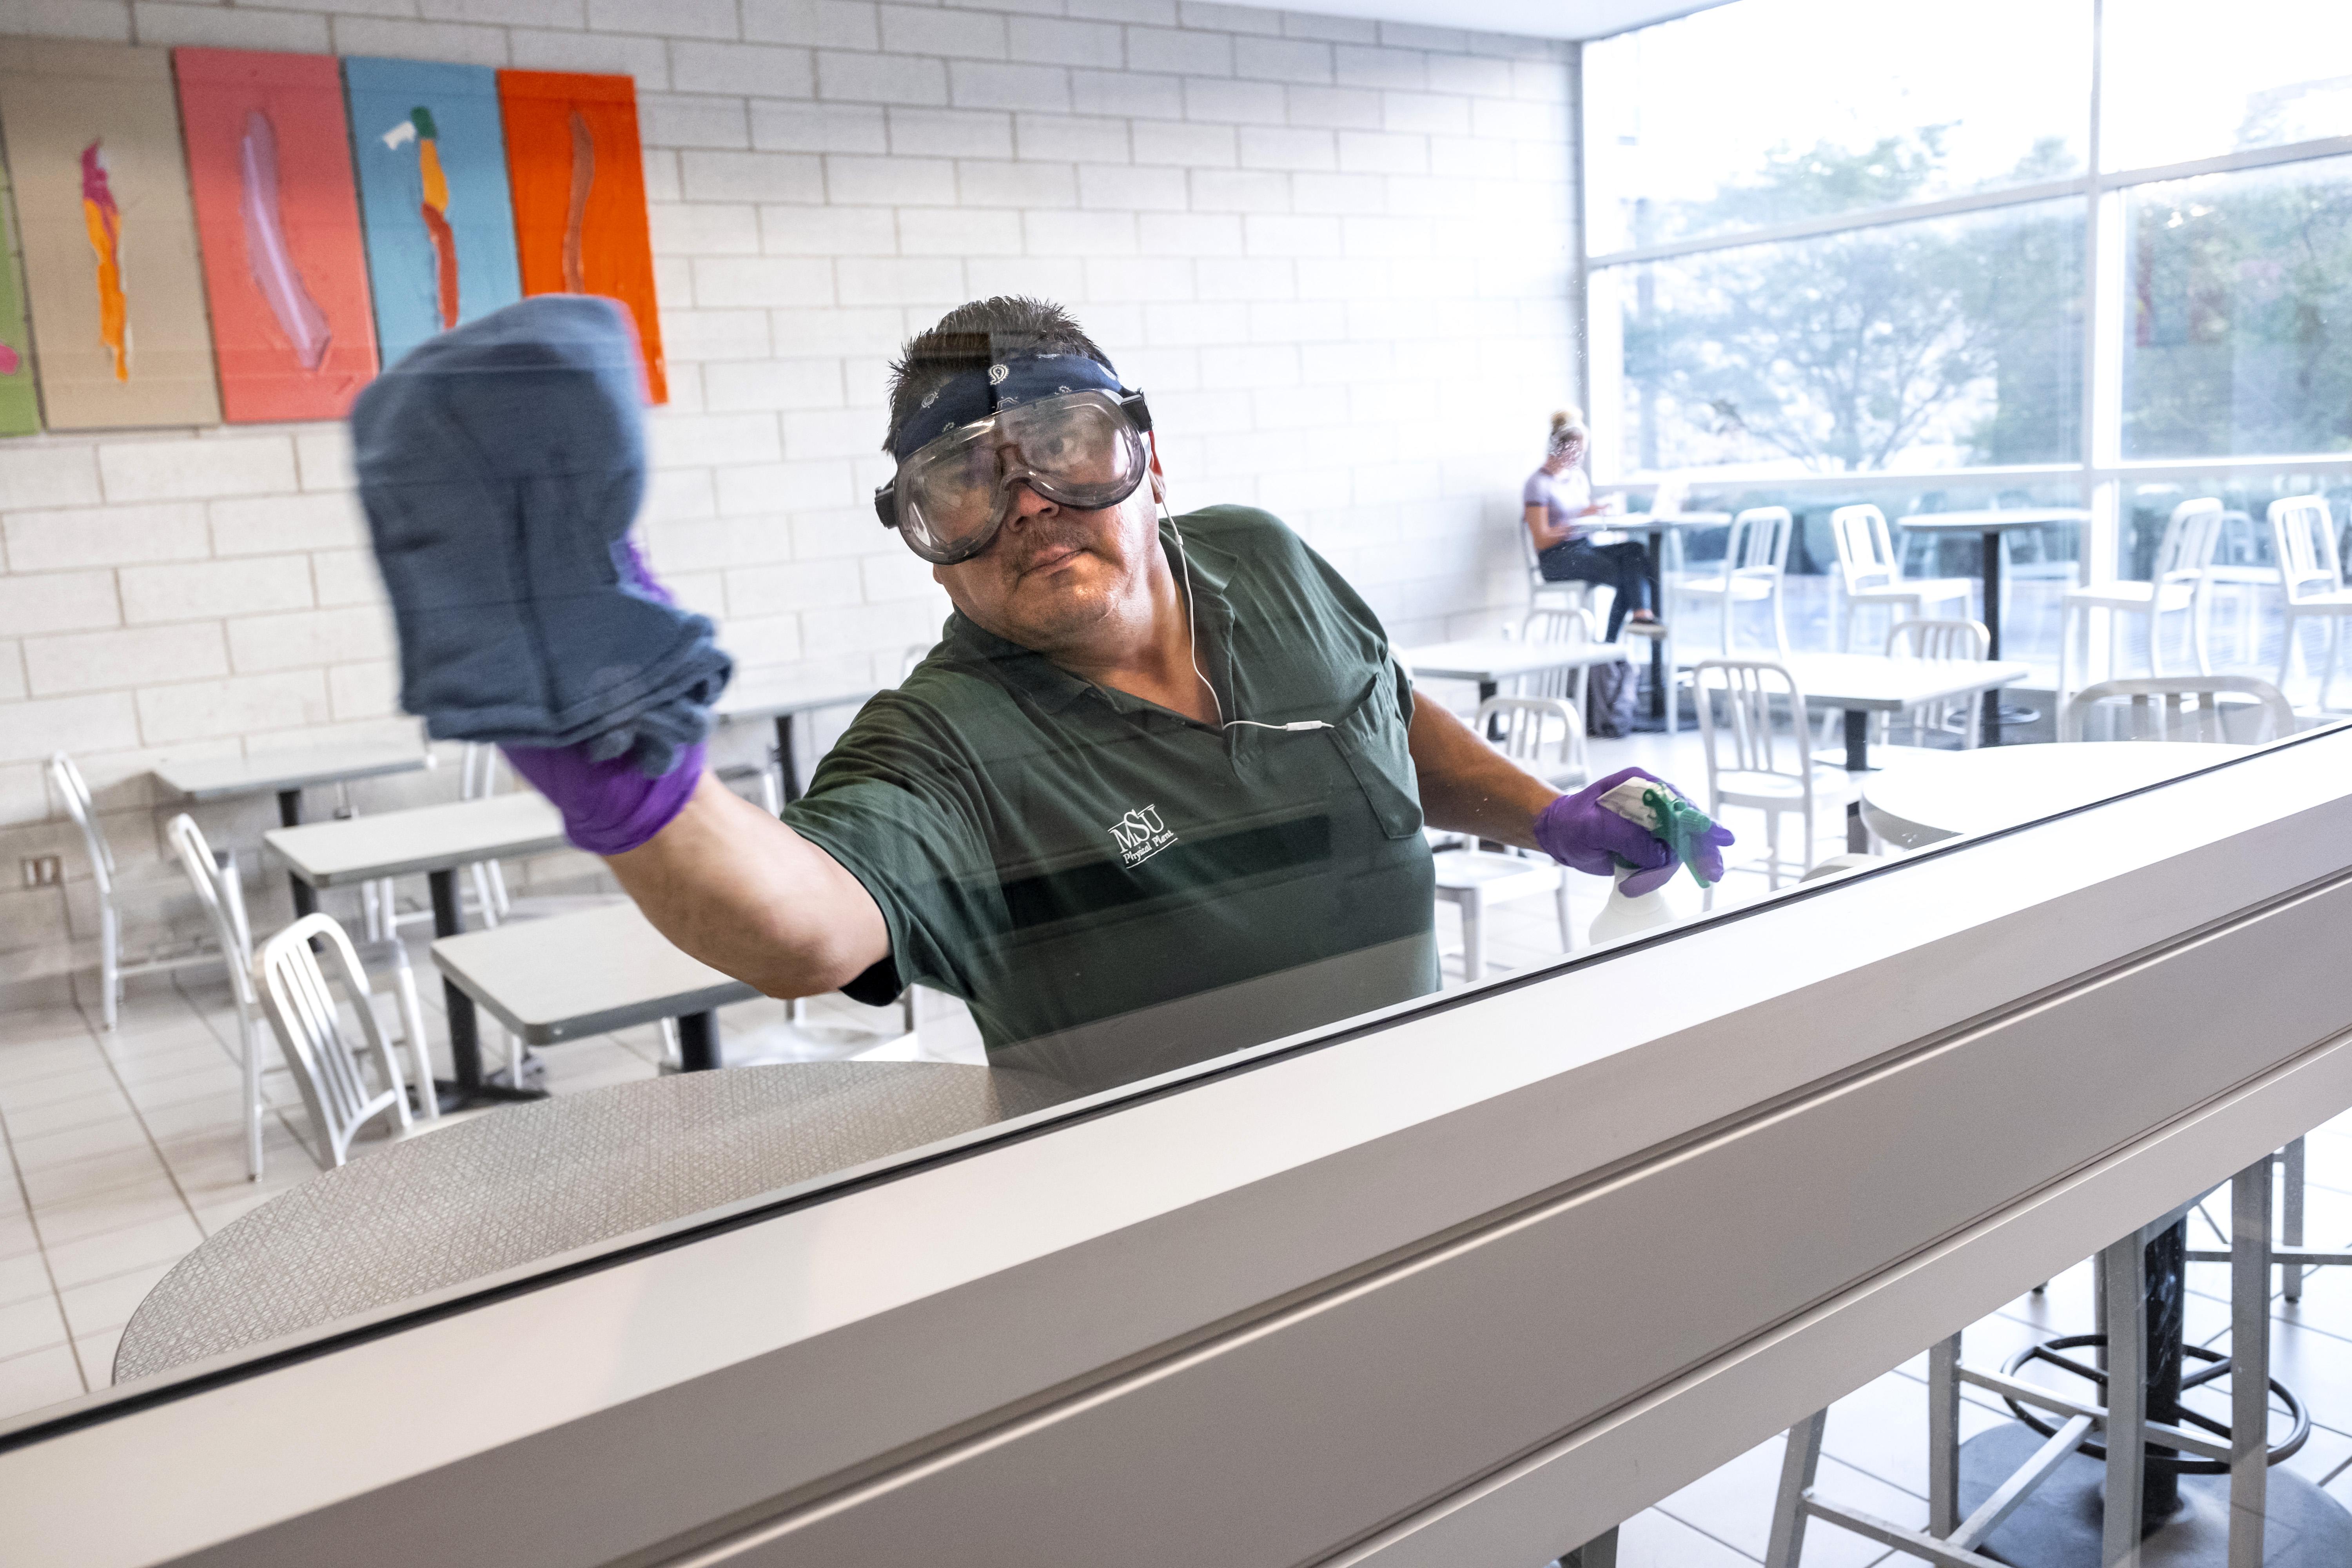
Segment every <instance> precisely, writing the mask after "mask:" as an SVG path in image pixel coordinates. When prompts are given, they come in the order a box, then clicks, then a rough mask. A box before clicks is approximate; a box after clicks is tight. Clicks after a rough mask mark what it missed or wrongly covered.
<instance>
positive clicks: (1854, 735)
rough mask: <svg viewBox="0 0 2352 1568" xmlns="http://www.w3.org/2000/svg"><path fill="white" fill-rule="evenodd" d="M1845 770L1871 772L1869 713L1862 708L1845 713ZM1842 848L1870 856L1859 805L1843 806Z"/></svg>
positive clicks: (1865, 829)
mask: <svg viewBox="0 0 2352 1568" xmlns="http://www.w3.org/2000/svg"><path fill="white" fill-rule="evenodd" d="M1845 771H1846V772H1848V773H1868V772H1869V771H1870V714H1869V711H1868V710H1865V709H1861V708H1848V709H1846V710H1845ZM1845 847H1846V849H1847V850H1848V852H1850V853H1852V854H1855V855H1867V854H1868V853H1870V829H1869V828H1867V827H1865V826H1863V821H1862V802H1861V801H1859V800H1850V801H1848V802H1846V803H1845Z"/></svg>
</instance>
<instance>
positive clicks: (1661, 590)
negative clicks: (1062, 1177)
mask: <svg viewBox="0 0 2352 1568" xmlns="http://www.w3.org/2000/svg"><path fill="white" fill-rule="evenodd" d="M1665 539H1666V536H1665V534H1664V531H1661V530H1658V529H1651V530H1650V531H1649V542H1650V552H1649V553H1650V559H1649V563H1648V564H1649V570H1650V613H1651V614H1652V615H1654V616H1657V617H1658V619H1659V621H1660V622H1661V623H1664V620H1665V618H1666V575H1665V572H1666V569H1665V565H1664V549H1665ZM1670 700H1671V694H1670V693H1669V692H1668V691H1667V689H1666V639H1665V638H1664V637H1652V638H1651V639H1650V717H1651V718H1653V719H1665V718H1666V704H1667V702H1668V701H1670ZM1674 727H1675V726H1674V721H1672V720H1668V721H1667V723H1666V728H1667V730H1668V731H1672V730H1673V729H1674Z"/></svg>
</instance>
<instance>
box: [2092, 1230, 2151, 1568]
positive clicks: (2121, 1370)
mask: <svg viewBox="0 0 2352 1568" xmlns="http://www.w3.org/2000/svg"><path fill="white" fill-rule="evenodd" d="M2145 1246H2146V1244H2145V1243H2144V1242H2143V1241H2142V1240H2141V1238H2140V1234H2139V1232H2137V1231H2134V1232H2132V1233H2131V1234H2130V1235H2129V1236H2126V1237H2124V1238H2123V1239H2122V1240H2120V1241H2117V1242H2115V1243H2113V1244H2112V1245H2110V1246H2109V1247H2107V1248H2106V1249H2105V1250H2104V1251H2102V1252H2101V1253H2100V1254H2099V1273H2100V1276H2101V1278H2102V1279H2104V1280H2105V1285H2106V1291H2105V1295H2106V1311H2105V1324H2104V1327H2105V1329H2106V1331H2107V1356H2106V1372H2107V1389H2106V1393H2107V1419H2106V1445H2107V1489H2106V1498H2105V1519H2104V1523H2103V1525H2102V1528H2101V1539H2100V1543H2099V1561H2100V1562H2101V1563H2104V1564H2106V1565H2107V1568H2116V1564H2120V1563H2137V1561H2138V1559H2139V1532H2140V1514H2141V1511H2142V1507H2141V1490H2142V1486H2141V1483H2142V1480H2143V1479H2144V1475H2143V1466H2144V1465H2145V1463H2146V1458H2145V1455H2146V1453H2147V1281H2146V1280H2145V1279H2143V1278H2142V1274H2143V1272H2144V1263H2145V1256H2144V1252H2143V1248H2144V1247H2145Z"/></svg>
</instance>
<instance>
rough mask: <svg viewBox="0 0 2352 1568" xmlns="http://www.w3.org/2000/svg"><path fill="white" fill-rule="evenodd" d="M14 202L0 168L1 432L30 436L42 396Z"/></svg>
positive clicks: (36, 423)
mask: <svg viewBox="0 0 2352 1568" xmlns="http://www.w3.org/2000/svg"><path fill="white" fill-rule="evenodd" d="M40 427H41V399H40V395H39V394H38V393H37V392H36V391H35V390H34V387H33V335H32V332H31V331H30V330H29V329H28V328H27V327H26V316H25V266H24V257H23V252H22V248H21V246H20V243H19V241H18V239H17V237H16V202H15V201H14V200H13V199H11V197H10V196H9V195H8V175H7V173H6V172H5V170H0V436H29V435H31V434H32V433H33V432H34V431H36V430H38V429H39V428H40Z"/></svg>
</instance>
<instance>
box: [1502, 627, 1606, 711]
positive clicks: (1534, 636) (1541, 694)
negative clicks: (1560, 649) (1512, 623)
mask: <svg viewBox="0 0 2352 1568" xmlns="http://www.w3.org/2000/svg"><path fill="white" fill-rule="evenodd" d="M1505 629H1506V630H1508V629H1509V628H1508V627H1506V628H1505ZM1518 640H1519V641H1521V642H1531V643H1567V644H1570V645H1578V644H1583V643H1597V642H1599V641H1600V640H1601V625H1600V623H1599V622H1598V621H1596V620H1595V619H1594V618H1593V616H1592V612H1591V610H1581V609H1580V610H1530V611H1528V615H1527V617H1526V618H1525V619H1524V620H1522V621H1520V623H1519V627H1518ZM1583 679H1584V672H1583V671H1582V670H1580V669H1570V668H1564V667H1563V668H1557V669H1538V670H1537V671H1535V672H1534V673H1533V674H1530V675H1523V676H1520V677H1519V679H1518V680H1517V694H1518V695H1519V696H1521V697H1528V698H1539V699H1544V700H1559V701H1566V700H1568V699H1570V698H1571V697H1573V696H1575V695H1577V694H1578V693H1579V692H1580V691H1581V690H1582V689H1583Z"/></svg>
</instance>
